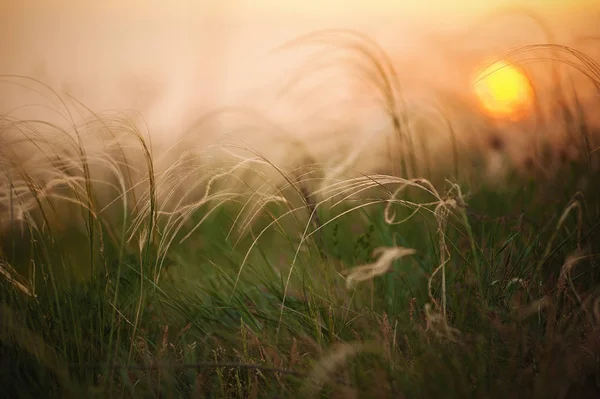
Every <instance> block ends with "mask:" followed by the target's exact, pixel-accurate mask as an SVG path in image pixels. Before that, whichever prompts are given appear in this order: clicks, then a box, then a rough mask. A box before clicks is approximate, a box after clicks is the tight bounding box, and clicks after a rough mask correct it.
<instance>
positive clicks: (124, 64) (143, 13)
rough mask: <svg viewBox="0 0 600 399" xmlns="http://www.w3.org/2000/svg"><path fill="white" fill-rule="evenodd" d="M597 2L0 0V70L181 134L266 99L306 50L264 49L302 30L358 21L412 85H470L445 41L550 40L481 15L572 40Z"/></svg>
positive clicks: (18, 97) (314, 103)
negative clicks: (209, 114)
mask: <svg viewBox="0 0 600 399" xmlns="http://www.w3.org/2000/svg"><path fill="white" fill-rule="evenodd" d="M594 3H595V1H591V0H529V1H509V0H488V1H480V0H467V1H450V0H447V1H442V0H430V1H425V0H423V1H401V0H395V1H393V0H372V1H359V0H320V1H313V0H310V1H309V0H220V1H219V0H214V1H208V0H196V1H192V0H170V1H159V0H104V1H90V0H20V1H13V0H0V35H1V37H3V40H2V41H0V54H2V57H0V74H3V75H6V74H18V75H27V76H33V77H35V78H37V79H40V80H41V81H43V82H44V83H47V84H49V85H50V86H51V87H53V88H54V89H56V90H58V91H61V92H65V93H69V94H70V95H72V96H74V97H75V98H77V99H78V100H79V101H81V102H83V103H84V104H85V105H86V106H88V107H90V108H92V109H94V110H97V111H100V110H119V109H136V110H138V111H140V112H142V113H143V114H144V117H145V118H146V122H147V123H148V124H149V126H150V128H151V129H154V130H155V131H157V132H162V133H160V134H163V135H164V134H173V135H176V133H174V132H177V131H180V130H181V129H184V128H185V126H186V125H187V124H189V123H190V122H191V121H192V120H193V119H194V118H195V117H197V115H199V114H200V113H202V112H206V111H208V110H210V109H213V108H215V107H218V106H222V105H227V104H245V105H253V106H258V107H260V106H263V108H265V109H268V108H269V107H271V106H272V104H273V102H274V101H276V99H277V98H278V97H277V96H276V93H277V90H276V89H275V87H279V86H277V85H281V84H283V82H285V79H286V76H287V77H289V76H292V74H293V73H294V70H295V69H294V68H296V67H298V66H299V65H301V61H302V57H303V56H304V55H305V54H304V53H302V52H301V51H291V52H290V51H288V52H287V53H283V54H278V55H272V54H271V55H268V52H269V51H270V50H271V49H273V48H274V47H276V46H278V45H281V44H282V43H284V42H286V41H287V40H291V39H294V38H295V37H297V36H299V35H301V34H305V33H309V32H311V31H315V30H317V29H324V28H351V29H356V30H360V31H361V32H364V33H366V34H368V35H370V36H371V37H373V38H375V39H376V40H377V41H378V42H379V43H380V44H381V45H382V46H383V47H384V48H385V49H386V50H387V51H388V52H389V53H390V55H391V56H392V58H393V59H394V61H398V63H399V65H400V66H399V69H400V70H401V71H402V73H403V75H402V80H403V82H404V84H405V85H406V86H407V87H408V89H410V88H411V87H414V88H415V89H416V88H419V87H425V86H427V85H429V86H435V85H437V86H440V87H442V86H443V87H448V88H450V87H453V89H456V87H455V86H460V85H463V86H464V84H466V80H464V81H463V80H462V79H466V78H465V77H466V76H467V75H468V73H466V70H465V69H464V68H466V67H465V66H464V65H462V64H461V65H460V68H459V67H458V66H457V65H458V63H456V65H455V64H454V63H453V62H454V61H452V60H450V59H449V58H444V57H446V55H447V54H446V52H454V53H453V54H454V55H455V56H456V57H455V58H456V59H458V58H460V59H461V60H462V61H461V62H462V63H463V64H469V65H467V67H469V68H471V67H472V68H474V67H475V63H476V62H478V61H479V62H480V61H481V60H477V59H473V60H471V59H470V58H469V56H467V55H466V54H467V53H468V50H469V49H471V50H473V49H478V50H481V49H489V48H494V50H493V51H500V50H506V49H508V48H510V47H511V46H514V45H516V44H531V43H532V42H542V41H545V37H544V33H543V31H542V29H540V27H539V26H537V25H536V24H535V23H533V22H532V20H531V19H530V18H529V19H528V18H527V17H523V16H522V15H521V16H519V15H516V14H514V13H513V14H510V13H509V14H507V15H504V14H499V15H496V16H495V17H493V18H491V19H490V20H485V21H488V22H485V23H483V24H482V25H483V26H479V27H478V28H476V29H475V32H471V31H469V27H471V26H473V24H474V23H476V22H477V21H482V20H483V18H484V17H485V16H486V15H489V14H490V13H492V12H494V11H495V10H496V11H497V10H503V9H504V10H506V9H511V8H510V7H512V9H527V10H530V11H532V12H534V13H535V14H536V15H539V16H541V17H542V18H543V19H544V20H545V21H548V24H549V25H550V26H551V27H552V30H553V32H554V33H555V34H556V36H557V38H558V39H565V38H570V37H572V36H576V35H585V34H589V33H590V32H591V31H590V29H592V28H590V27H592V26H595V25H594V22H595V21H596V20H597V19H598V18H597V15H598V10H599V9H600V8H599V7H597V6H595V5H594ZM507 7H509V8H507ZM469 32H471V33H469ZM455 34H456V35H460V34H462V35H463V36H452V35H455ZM456 37H460V38H461V39H456ZM465 37H466V38H468V40H467V39H462V38H465ZM453 38H454V39H453ZM436 43H437V44H436ZM436 46H437V47H436ZM469 46H471V47H469ZM494 46H495V47H494ZM496 49H497V50H496ZM303 54H304V55H303ZM327 79H329V78H327ZM322 80H323V82H325V80H326V79H325V77H323V78H322ZM411 85H412V86H411ZM349 87H350V86H349V85H344V84H339V85H338V86H337V89H335V90H333V89H332V88H330V89H329V90H328V91H321V92H320V93H319V94H318V95H317V96H316V97H314V98H311V100H307V97H303V98H304V99H305V100H306V101H305V103H306V104H307V109H306V112H309V111H310V109H309V108H318V107H325V106H326V104H327V103H332V101H333V100H334V99H335V100H336V101H337V100H339V99H340V98H344V97H348V96H349V94H350V93H348V92H347V91H348V90H354V86H352V89H350V88H349ZM336 90H337V91H336ZM0 93H3V96H2V100H1V101H0V112H2V113H5V112H7V110H12V109H14V107H16V106H17V105H18V104H22V103H26V102H28V101H32V100H31V99H30V97H27V95H25V92H24V91H23V90H22V89H16V88H14V87H12V86H10V84H7V83H3V84H0ZM352 93H353V94H356V92H352ZM297 103H298V102H296V103H294V102H290V103H289V104H290V105H289V107H288V109H286V110H283V109H282V110H281V114H278V115H280V117H282V118H283V117H287V116H289V115H290V113H291V112H296V113H297V112H298V109H297ZM292 104H293V105H292ZM167 131H168V132H169V133H166V132H167ZM157 134H158V133H157Z"/></svg>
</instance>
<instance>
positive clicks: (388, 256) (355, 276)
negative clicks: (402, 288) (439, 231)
mask: <svg viewBox="0 0 600 399" xmlns="http://www.w3.org/2000/svg"><path fill="white" fill-rule="evenodd" d="M415 253H416V251H415V250H414V249H412V248H402V247H394V248H383V247H380V248H375V249H374V250H373V257H377V256H378V259H377V260H376V261H375V262H374V263H368V264H366V265H361V266H357V267H354V268H352V269H350V270H345V271H343V272H342V274H347V275H348V276H347V277H346V287H347V288H348V289H349V288H352V286H353V285H355V284H358V283H360V282H362V281H366V280H371V279H373V278H375V277H376V276H379V275H382V274H384V273H386V272H387V271H388V270H389V269H390V268H391V267H392V263H393V262H394V261H395V260H397V259H400V258H403V257H405V256H409V255H413V254H415Z"/></svg>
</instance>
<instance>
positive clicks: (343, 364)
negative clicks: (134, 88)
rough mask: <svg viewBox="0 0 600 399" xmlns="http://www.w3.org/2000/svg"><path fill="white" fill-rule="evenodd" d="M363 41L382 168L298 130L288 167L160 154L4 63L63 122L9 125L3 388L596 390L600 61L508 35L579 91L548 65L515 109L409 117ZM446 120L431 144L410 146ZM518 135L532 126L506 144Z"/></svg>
mask: <svg viewBox="0 0 600 399" xmlns="http://www.w3.org/2000/svg"><path fill="white" fill-rule="evenodd" d="M357 38H360V37H359V36H355V37H354V39H353V40H356V41H355V42H353V43H354V44H352V45H351V46H350V47H351V49H352V51H354V52H355V54H360V56H361V57H363V59H364V60H366V62H365V64H368V65H370V68H371V69H370V70H368V71H367V70H366V69H363V70H362V72H364V73H365V74H366V75H367V76H368V77H369V78H368V79H371V81H372V82H374V86H375V88H376V90H377V92H378V93H379V94H380V95H381V98H382V99H383V101H382V107H383V108H384V109H385V113H386V115H387V117H388V122H389V137H390V139H389V141H387V146H385V147H384V148H387V149H388V151H383V152H382V153H380V154H378V155H372V156H377V157H379V158H381V159H385V160H386V161H385V162H383V163H381V164H380V165H379V171H377V170H365V169H361V166H360V164H356V163H355V164H352V165H343V167H341V166H339V165H337V166H336V165H330V164H328V165H324V164H323V163H322V162H321V161H320V159H315V157H311V155H310V154H307V153H305V152H303V151H302V148H301V146H300V145H298V144H297V143H295V142H292V141H291V140H290V142H289V143H287V145H286V146H285V147H282V148H284V150H285V151H287V152H285V153H284V154H283V156H282V158H284V159H286V160H287V161H286V162H283V161H282V162H279V161H274V160H273V158H272V157H270V156H267V155H264V154H263V153H261V152H260V151H259V150H257V149H254V148H250V147H249V146H246V145H243V144H240V142H231V143H228V144H223V145H220V146H213V147H208V148H207V147H203V146H196V147H194V146H193V145H190V144H189V142H182V143H181V144H180V146H175V147H174V148H172V149H169V150H165V151H163V152H157V151H156V150H155V149H154V148H153V145H152V140H151V138H150V137H151V135H150V134H148V133H147V132H145V131H144V130H143V128H142V126H141V125H140V124H138V123H136V122H135V121H133V120H132V119H129V118H128V117H126V116H124V115H121V114H115V115H104V114H103V115H99V114H95V113H94V112H93V110H88V109H85V107H84V105H83V104H76V108H77V110H78V112H79V113H80V114H85V115H86V117H85V118H84V119H83V121H82V122H75V119H76V118H75V116H74V114H73V111H72V110H73V105H72V104H67V102H66V100H65V99H64V98H63V97H61V96H60V95H59V94H57V93H56V92H54V91H53V90H52V89H51V88H49V87H46V86H44V84H43V83H41V82H36V81H34V80H31V79H28V78H26V77H16V76H11V77H3V80H4V81H6V80H10V81H11V82H15V83H16V84H18V85H24V86H28V87H36V88H39V90H41V91H45V93H47V96H48V97H49V98H50V97H51V98H52V101H53V103H54V104H55V106H56V114H57V115H60V116H61V118H63V119H62V120H63V125H61V124H60V123H58V122H57V123H54V122H50V121H47V120H44V119H37V120H18V119H15V118H13V117H12V116H10V115H5V116H3V117H2V119H1V123H2V136H0V145H1V147H0V160H1V162H2V171H3V177H2V183H1V185H0V190H1V191H0V211H1V212H2V213H1V214H0V234H1V235H0V238H1V245H0V284H1V285H2V288H1V290H0V357H1V361H0V363H1V366H0V387H1V390H2V392H3V393H4V395H5V396H6V397H110V398H118V397H121V398H124V397H169V398H170V397H219V398H232V397H243V398H266V397H332V398H341V397H344V398H353V397H361V398H362V397H377V398H387V397H389V398H434V397H444V398H465V397H476V398H506V397H511V398H513V397H514V398H595V397H599V396H600V377H599V376H600V369H599V367H600V364H599V360H598V359H600V291H599V288H600V284H599V283H600V263H599V262H598V255H599V254H600V228H599V227H600V196H599V195H600V187H598V185H597V181H598V180H597V179H598V178H599V177H600V176H599V174H600V159H599V158H598V155H599V154H600V152H598V151H597V146H598V145H600V144H597V143H598V142H599V141H598V137H597V136H598V134H597V130H598V126H596V125H595V124H594V122H593V121H594V117H595V114H594V113H595V112H597V109H598V108H597V107H598V106H599V105H600V103H599V101H600V100H599V99H598V97H597V88H598V87H600V86H599V85H600V65H598V64H597V63H596V62H595V61H594V60H593V59H592V58H591V57H589V56H587V55H586V54H584V53H581V52H579V51H576V50H574V49H573V48H571V47H563V46H558V45H556V46H550V45H544V46H541V45H540V46H538V47H536V46H532V47H529V48H525V49H520V50H519V51H515V52H514V53H513V54H512V55H510V56H513V57H514V56H517V55H518V54H517V53H519V54H532V53H535V52H536V51H553V52H555V54H559V56H560V60H559V59H558V58H555V59H554V61H552V60H547V59H546V61H544V62H542V63H541V64H540V65H542V66H541V67H540V68H541V69H542V70H550V69H552V68H553V65H555V64H558V63H560V64H561V65H562V66H563V67H565V68H567V69H568V70H569V71H571V73H572V74H573V75H574V76H577V79H580V80H581V79H582V78H583V80H584V81H585V82H587V85H588V86H589V87H592V91H593V95H591V96H588V97H586V98H591V100H589V101H588V100H586V102H585V104H584V102H583V100H581V99H580V97H578V95H577V92H576V91H575V90H571V89H572V88H573V87H572V86H568V85H567V84H564V82H561V87H562V91H558V90H557V87H556V85H554V86H552V91H551V92H547V93H546V94H544V95H542V96H539V95H538V96H539V98H543V99H544V101H543V105H544V107H546V108H544V109H542V108H541V107H540V108H538V109H536V111H535V113H534V114H533V113H532V114H531V115H529V116H528V118H526V119H525V120H520V121H511V122H510V123H509V122H506V123H500V122H498V121H492V120H488V119H486V118H484V117H482V115H481V111H480V110H478V109H474V108H469V107H462V108H461V107H459V106H456V107H454V108H452V106H453V105H452V104H450V105H449V104H446V105H447V106H448V107H449V108H448V109H450V108H452V109H453V110H454V111H452V112H449V113H447V114H442V113H440V114H439V115H438V120H439V121H441V122H439V123H437V124H436V123H432V124H431V126H428V125H423V126H421V125H415V124H411V123H410V121H411V118H412V117H413V115H412V114H411V112H408V111H407V110H409V107H408V106H407V107H404V105H403V104H402V101H401V96H400V95H399V92H400V90H399V89H398V87H397V83H396V82H395V80H394V79H395V78H394V77H393V74H391V72H390V68H391V67H390V65H389V64H388V62H387V61H386V58H385V56H384V55H382V53H379V52H376V51H374V50H373V47H369V46H372V45H371V44H366V43H368V42H367V41H364V40H363V39H357ZM361 40H362V41H361ZM539 58H540V59H542V58H543V57H542V56H539ZM561 60H562V61H561ZM559 61H560V62H559ZM369 71H371V72H372V73H371V74H369V73H368V72H369ZM554 83H556V84H558V81H554ZM565 93H568V95H567V94H565ZM457 103H458V102H457ZM532 112H533V111H532ZM475 120H477V121H478V122H477V123H478V125H476V126H475V125H474V122H472V121H475ZM64 121H66V123H64ZM446 122H447V123H446ZM261 123H262V124H260V123H258V122H257V125H256V126H265V124H264V122H261ZM440 125H445V128H444V129H446V130H444V131H443V132H445V133H440V132H437V133H436V134H438V135H446V141H447V145H445V146H443V147H441V148H439V146H438V147H435V150H434V149H433V148H428V147H426V146H421V145H420V144H419V143H418V142H416V141H415V137H418V134H417V133H418V132H417V133H415V132H416V130H417V128H419V126H420V129H425V130H426V129H433V128H435V126H440ZM415 126H416V127H415ZM432 126H433V127H432ZM452 126H455V129H458V130H460V131H458V132H456V131H455V130H454V129H453V128H452ZM468 126H471V129H472V130H476V131H479V132H484V131H485V132H494V133H490V134H488V133H485V134H484V133H480V134H479V136H478V137H477V138H476V139H472V140H466V139H465V137H466V135H465V134H464V132H463V130H465V129H467V127H468ZM265 129H266V127H265ZM411 129H412V130H411ZM519 129H521V130H519ZM515 131H516V132H518V134H521V135H522V134H523V131H526V132H529V134H530V136H531V137H533V136H534V132H535V137H536V139H535V140H532V143H533V144H531V145H529V146H528V147H527V146H524V147H523V148H525V147H526V149H523V148H521V150H522V151H520V152H515V151H514V146H515V145H513V146H512V147H511V140H512V139H511V137H514V136H515ZM550 131H552V132H553V133H552V134H553V135H552V138H547V137H550V134H549V133H548V134H547V135H546V132H550ZM556 132H558V133H556ZM190 142H193V140H190ZM595 143H596V144H595ZM516 146H521V144H516ZM284 150H280V152H281V151H284ZM377 151H379V150H377ZM288 154H289V155H288ZM515 154H516V155H515ZM361 156H362V155H361ZM492 159H493V160H496V161H494V162H501V165H502V166H501V167H495V166H493V165H495V164H493V163H492V161H491V160H492Z"/></svg>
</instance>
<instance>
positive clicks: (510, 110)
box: [474, 62, 533, 119]
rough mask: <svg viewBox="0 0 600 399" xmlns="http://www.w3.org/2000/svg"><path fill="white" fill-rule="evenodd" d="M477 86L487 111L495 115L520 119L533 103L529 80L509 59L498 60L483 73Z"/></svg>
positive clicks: (476, 90)
mask: <svg viewBox="0 0 600 399" xmlns="http://www.w3.org/2000/svg"><path fill="white" fill-rule="evenodd" d="M474 89H475V94H476V95H477V97H478V98H479V101H480V102H481V105H482V106H483V108H484V109H485V111H486V112H487V113H489V114H490V115H491V116H494V117H501V118H510V119H518V118H520V117H522V116H523V115H525V114H526V113H527V112H528V111H529V109H530V107H531V106H532V104H533V89H532V87H531V84H530V82H529V80H528V79H527V77H526V76H525V75H524V74H523V72H521V71H520V70H519V69H518V68H517V67H516V66H514V65H510V64H508V63H506V62H496V63H495V64H493V65H492V66H490V67H489V68H487V69H485V70H484V71H482V72H481V73H479V74H478V75H477V77H476V80H475V83H474Z"/></svg>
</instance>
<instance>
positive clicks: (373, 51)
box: [275, 29, 418, 177]
mask: <svg viewBox="0 0 600 399" xmlns="http://www.w3.org/2000/svg"><path fill="white" fill-rule="evenodd" d="M307 45H313V46H315V45H316V46H319V45H320V46H323V45H325V46H327V47H326V48H325V50H323V51H322V52H321V53H320V54H319V56H321V57H322V56H324V55H326V56H328V57H331V56H332V55H333V54H335V52H334V51H332V48H333V50H337V51H346V52H348V53H349V55H350V57H349V58H348V59H347V62H349V64H350V66H351V67H354V68H356V69H357V72H358V77H359V78H362V79H366V81H367V82H368V83H369V84H370V85H372V86H373V88H375V90H376V92H377V94H379V95H381V97H382V100H383V107H384V110H385V112H386V113H387V115H388V117H389V118H390V121H391V124H392V130H393V133H394V135H395V137H392V142H391V144H390V145H389V146H388V148H389V150H390V151H391V152H390V161H391V162H392V166H393V168H394V174H395V175H398V176H405V177H413V176H414V175H416V174H418V172H417V170H416V169H415V168H416V160H415V154H414V144H413V137H412V134H411V131H410V126H409V125H408V112H407V111H406V109H405V104H404V99H403V97H402V93H401V85H400V81H399V79H398V74H397V73H396V70H395V68H394V65H393V62H392V60H391V58H390V56H389V55H388V54H387V53H386V52H385V51H384V50H383V49H382V48H381V47H380V46H379V45H378V44H377V43H376V42H375V41H374V40H373V39H371V38H369V37H368V36H366V35H364V34H361V33H360V32H357V31H353V30H349V29H324V30H321V31H316V32H311V33H309V34H306V35H304V36H301V37H298V38H296V39H294V40H291V41H290V42H288V43H286V44H284V45H282V46H280V47H279V48H277V49H276V50H275V51H276V52H278V51H282V50H287V49H289V48H292V47H296V46H307ZM342 60H344V59H342ZM330 63H331V64H332V65H333V66H339V64H336V62H335V61H334V60H331V61H330ZM327 66H328V64H323V63H315V59H312V60H310V61H309V62H308V63H307V65H305V66H304V68H301V69H300V72H299V73H298V75H297V76H296V77H295V78H293V79H291V81H290V84H289V85H288V86H287V87H286V89H284V91H283V93H285V91H287V90H289V89H290V88H291V87H292V86H293V85H294V84H295V83H297V82H298V81H299V80H300V79H302V77H303V76H306V75H307V73H310V72H314V71H315V70H317V71H321V70H323V69H324V68H325V67H327ZM283 93H282V94H283ZM394 139H395V140H394ZM394 144H395V145H394ZM396 151H398V152H397V153H396ZM397 158H399V160H400V168H399V169H398V166H397V165H398V164H397V163H396V162H394V160H395V159H397Z"/></svg>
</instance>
